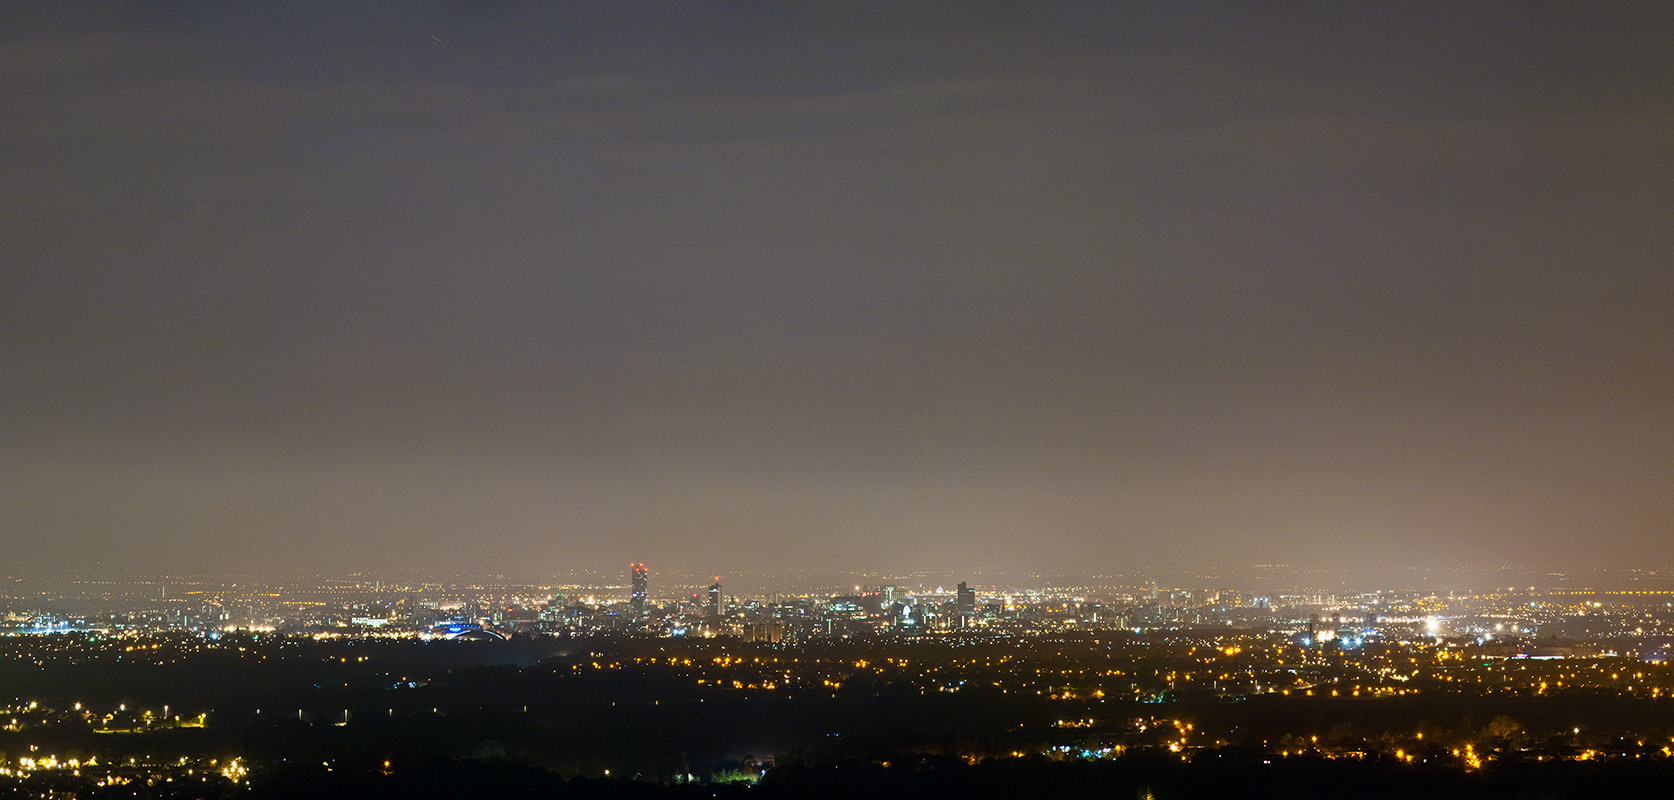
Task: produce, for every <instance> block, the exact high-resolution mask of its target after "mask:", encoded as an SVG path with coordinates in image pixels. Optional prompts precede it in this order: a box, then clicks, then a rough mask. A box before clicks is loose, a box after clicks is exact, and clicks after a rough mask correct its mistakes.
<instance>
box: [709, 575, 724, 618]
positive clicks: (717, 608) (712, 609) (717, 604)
mask: <svg viewBox="0 0 1674 800" xmlns="http://www.w3.org/2000/svg"><path fill="white" fill-rule="evenodd" d="M720 615H721V579H720V578H719V577H717V578H716V579H715V582H714V583H711V584H709V616H711V617H718V616H720Z"/></svg>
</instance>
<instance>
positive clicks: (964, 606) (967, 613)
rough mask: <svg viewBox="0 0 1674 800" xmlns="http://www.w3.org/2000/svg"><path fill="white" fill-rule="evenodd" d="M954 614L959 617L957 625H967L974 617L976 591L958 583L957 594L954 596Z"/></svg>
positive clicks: (963, 583) (962, 582)
mask: <svg viewBox="0 0 1674 800" xmlns="http://www.w3.org/2000/svg"><path fill="white" fill-rule="evenodd" d="M953 603H954V612H955V613H957V614H958V615H959V624H961V625H969V624H971V619H972V618H973V617H975V616H976V590H975V589H972V588H970V587H969V586H966V585H965V582H964V581H960V582H959V593H958V594H956V595H954V601H953Z"/></svg>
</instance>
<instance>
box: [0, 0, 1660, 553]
mask: <svg viewBox="0 0 1674 800" xmlns="http://www.w3.org/2000/svg"><path fill="white" fill-rule="evenodd" d="M0 423H3V425H0V544H3V545H4V549H5V561H6V563H7V564H8V569H10V570H14V571H15V570H18V569H43V568H49V567H51V568H66V567H74V568H99V569H147V570H165V569H166V570H172V571H176V572H215V571H220V572H285V571H297V570H338V571H347V570H362V569H373V570H375V569H379V568H397V567H399V568H421V569H427V570H462V571H469V570H478V571H494V572H504V573H511V574H529V575H538V574H544V573H552V572H558V571H564V570H570V569H576V568H598V569H612V570H614V569H617V568H618V567H620V566H621V565H624V564H626V563H627V562H628V561H645V562H647V563H648V564H650V566H651V568H652V570H653V572H654V574H655V572H656V571H657V570H658V569H659V568H669V567H681V568H689V569H692V570H696V571H700V572H708V571H714V572H717V573H723V574H724V573H728V572H739V571H744V570H773V569H783V568H790V567H819V568H839V569H861V568H899V569H903V570H905V569H935V570H952V571H959V570H982V569H986V570H994V569H1010V570H1039V571H1044V572H1099V571H1114V570H1125V569H1133V568H1138V567H1144V566H1168V565H1175V566H1178V565H1246V564H1255V563H1289V564H1295V565H1310V566H1324V567H1333V566H1367V565H1373V566H1379V565H1382V566H1389V567H1399V566H1407V565H1416V566H1424V567H1434V566H1442V565H1449V564H1472V565H1483V564H1498V563H1515V564H1524V565H1529V564H1535V565H1540V564H1553V565H1563V566H1605V567H1612V568H1614V567H1627V566H1635V565H1655V566H1662V565H1666V564H1668V563H1670V562H1671V561H1674V4H1670V3H1666V2H1650V3H1642V4H1630V3H1603V2H1576V3H1556V4H1553V3H1538V2H1506V3H1494V2H1437V3H1425V2H1399V3H1382V2H1380V3H1355V2H1337V1H1335V0H1333V1H1332V2H1322V3H1278V2H1256V3H1250V4H1236V3H1224V2H1217V3H1191V2H1172V1H1171V2H1158V3H1137V2H1136V3H1114V2H1091V3H1076V2H1040V3H1037V2H1004V3H993V4H988V3H980V2H956V3H948V4H935V3H928V2H907V3H901V2H884V3H878V4H851V3H835V4H833V3H779V2H694V3H665V2H648V3H635V2H608V3H596V4H586V5H582V4H576V5H557V4H548V3H529V4H522V3H502V2H449V3H441V2H418V3H391V4H372V3H364V4H362V3H350V4H342V5H339V4H326V3H312V2H308V3H270V4H263V3H220V2H213V3H211V2H203V3H195V2H176V3H134V4H116V5H98V4H91V3H22V2H20V3H7V4H6V5H5V6H4V8H3V9H0Z"/></svg>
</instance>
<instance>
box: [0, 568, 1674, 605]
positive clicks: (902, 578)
mask: <svg viewBox="0 0 1674 800" xmlns="http://www.w3.org/2000/svg"><path fill="white" fill-rule="evenodd" d="M628 563H629V562H624V565H623V568H622V569H620V570H611V569H603V568H574V569H569V570H556V571H545V572H543V571H524V572H512V571H499V572H496V571H447V570H424V569H417V568H389V569H383V570H377V569H349V570H345V571H294V572H233V571H213V570H209V571H191V572H168V571H156V570H144V569H126V570H122V569H99V568H85V569H62V570H48V571H39V572H34V573H30V574H28V575H25V576H20V575H19V574H18V573H12V574H9V575H6V579H7V580H9V581H12V582H14V583H41V584H52V583H56V582H61V581H76V580H101V579H102V580H108V581H111V582H118V583H119V582H126V581H132V582H134V583H146V582H159V581H164V582H166V581H176V582H180V583H183V584H190V583H193V582H196V581H208V582H227V581H232V582H236V581H237V580H248V581H251V582H258V583H259V582H275V583H279V582H285V581H308V580H321V581H344V580H359V581H386V580H387V581H390V582H392V583H396V582H401V581H407V582H417V583H438V584H444V585H460V584H463V583H470V582H477V583H498V584H501V585H506V586H557V585H563V584H572V585H581V586H588V587H593V588H619V589H623V590H626V589H627V588H628V586H629V582H630V581H629V571H628V567H627V565H628ZM646 566H647V569H648V570H649V574H650V579H651V587H652V590H651V595H652V596H654V597H655V596H658V595H659V592H660V591H662V590H666V589H667V588H668V587H669V586H679V587H681V588H701V587H702V586H705V585H707V584H708V583H709V582H710V581H712V580H714V579H715V578H717V577H718V578H719V579H720V581H721V583H722V584H723V585H724V586H728V587H729V589H730V590H734V591H744V592H746V593H751V594H761V593H772V592H775V591H789V590H798V589H803V590H805V589H810V588H814V587H822V588H830V589H837V590H841V589H844V588H847V587H857V588H862V589H865V588H874V589H875V588H877V587H879V586H884V585H901V586H904V587H919V586H923V588H926V589H928V588H930V587H931V586H941V587H942V588H943V589H945V590H948V591H951V587H952V586H954V585H955V584H957V583H958V582H959V581H962V580H963V581H967V582H969V583H970V584H971V585H973V586H979V587H983V588H985V589H986V588H1020V589H1021V588H1047V587H1074V586H1086V587H1096V588H1106V589H1108V588H1116V587H1124V586H1125V587H1127V588H1134V589H1142V588H1144V587H1146V586H1148V585H1150V584H1152V583H1155V584H1156V585H1158V586H1159V587H1160V588H1163V589H1171V588H1172V589H1205V590H1214V589H1222V590H1242V591H1285V590H1298V591H1301V590H1321V591H1333V592H1337V591H1342V592H1362V591H1397V592H1404V591H1431V590H1443V591H1445V590H1450V589H1451V590H1460V591H1484V590H1495V589H1512V590H1518V591H1522V590H1528V589H1537V590H1539V589H1554V588H1573V589H1599V590H1625V589H1631V588H1639V589H1652V588H1654V589H1668V590H1674V565H1671V566H1662V567H1621V568H1617V567H1583V568H1568V569H1565V568H1561V567H1559V566H1556V565H1548V566H1535V567H1524V566H1514V565H1503V564H1502V565H1482V566H1459V567H1451V568H1424V567H1408V568H1397V569H1393V570H1391V569H1382V570H1379V569H1374V568H1359V569H1353V568H1332V567H1299V566H1291V565H1278V564H1263V565H1252V566H1248V567H1225V566H1223V567H1177V566H1175V567H1169V566H1160V567H1149V568H1147V567H1129V568H1127V569H1124V570H1120V571H1086V572H1079V573H1077V572H1056V573H1048V572H1032V571H1020V570H969V571H957V570H939V569H929V570H902V569H870V570H843V569H817V568H790V569H780V570H735V571H730V572H728V571H721V570H702V569H697V570H693V569H678V568H669V569H661V568H658V567H657V566H656V565H655V563H654V562H646ZM1123 581H1129V583H1122V582H1123Z"/></svg>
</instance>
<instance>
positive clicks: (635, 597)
mask: <svg viewBox="0 0 1674 800" xmlns="http://www.w3.org/2000/svg"><path fill="white" fill-rule="evenodd" d="M630 566H632V567H633V580H634V584H633V585H634V589H633V594H632V595H631V597H630V599H629V600H628V605H629V606H630V607H631V608H633V612H634V616H636V617H638V616H642V615H644V614H645V585H646V583H648V581H647V578H646V572H645V565H644V564H641V563H638V562H635V563H633V564H631V565H630Z"/></svg>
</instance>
